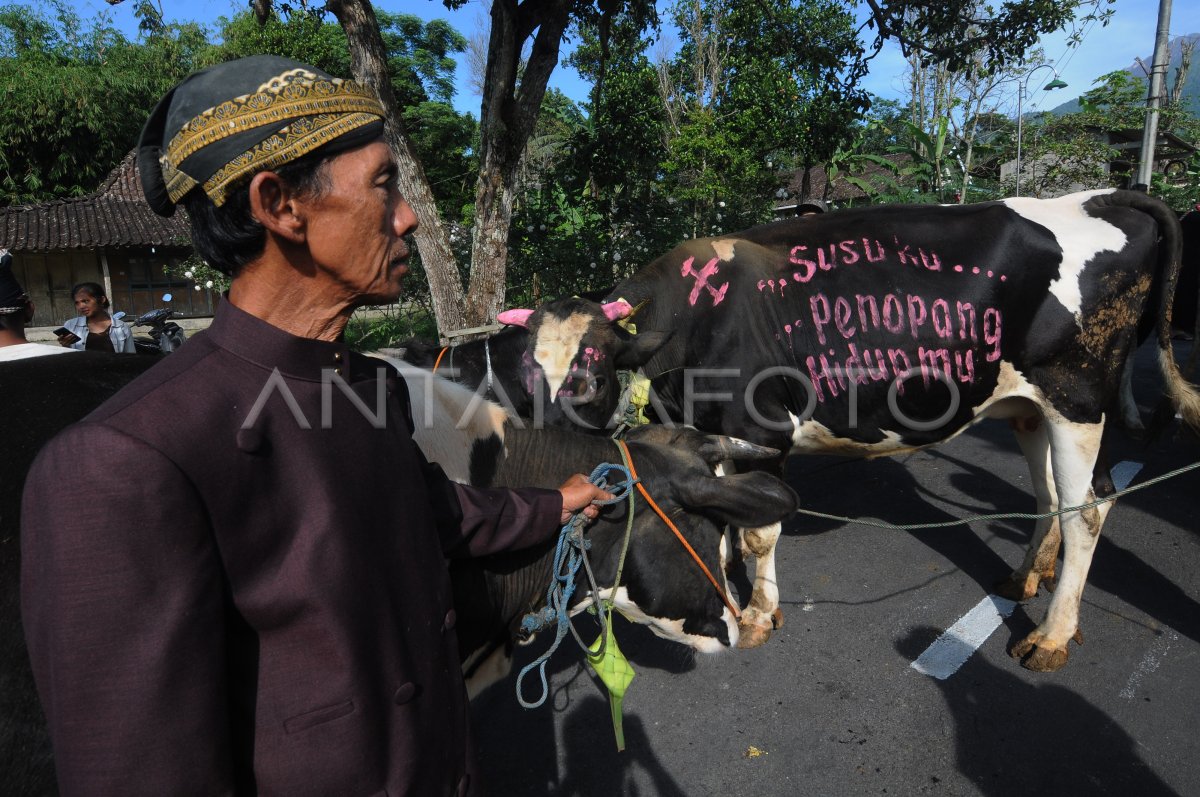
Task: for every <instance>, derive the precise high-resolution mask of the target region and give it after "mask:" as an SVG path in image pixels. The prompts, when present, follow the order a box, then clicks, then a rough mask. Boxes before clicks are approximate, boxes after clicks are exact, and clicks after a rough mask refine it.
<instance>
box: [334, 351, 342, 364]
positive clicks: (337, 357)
mask: <svg viewBox="0 0 1200 797" xmlns="http://www.w3.org/2000/svg"><path fill="white" fill-rule="evenodd" d="M333 361H334V362H336V363H340V362H341V361H342V353H341V352H340V351H335V352H334V353H333Z"/></svg>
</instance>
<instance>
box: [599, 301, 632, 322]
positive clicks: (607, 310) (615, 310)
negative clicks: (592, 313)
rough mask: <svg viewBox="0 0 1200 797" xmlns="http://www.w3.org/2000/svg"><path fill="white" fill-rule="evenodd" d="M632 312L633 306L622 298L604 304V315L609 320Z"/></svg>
mask: <svg viewBox="0 0 1200 797" xmlns="http://www.w3.org/2000/svg"><path fill="white" fill-rule="evenodd" d="M632 312H633V306H632V305H630V304H629V302H627V301H624V300H623V299H618V300H617V301H615V302H608V303H607V304H605V305H604V317H605V318H607V319H608V320H609V321H619V320H620V319H622V318H625V317H626V316H628V315H629V314H630V313H632Z"/></svg>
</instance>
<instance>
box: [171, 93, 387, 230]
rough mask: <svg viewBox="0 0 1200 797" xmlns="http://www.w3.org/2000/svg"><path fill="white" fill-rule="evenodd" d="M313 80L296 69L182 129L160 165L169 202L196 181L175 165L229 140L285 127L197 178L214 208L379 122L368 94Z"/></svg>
mask: <svg viewBox="0 0 1200 797" xmlns="http://www.w3.org/2000/svg"><path fill="white" fill-rule="evenodd" d="M315 77H316V76H315V75H313V74H312V73H311V72H307V73H306V72H303V71H300V70H295V71H294V72H290V73H285V74H284V75H279V76H277V77H275V78H273V79H271V80H270V81H268V82H267V83H264V84H263V85H262V86H260V87H259V90H258V91H257V92H254V93H252V94H246V95H243V96H241V97H236V98H234V99H232V100H227V101H225V102H222V103H220V104H218V105H216V106H214V107H212V108H209V109H208V110H206V111H204V112H203V113H200V114H199V115H197V116H195V117H193V118H192V119H191V120H190V121H189V122H188V123H187V124H185V125H184V126H183V127H181V128H180V129H179V132H178V133H176V134H175V136H174V137H172V139H171V141H170V143H169V144H168V145H167V147H166V151H165V152H164V153H163V154H162V157H161V159H160V161H159V163H160V164H161V166H162V175H163V181H164V183H165V184H166V188H167V194H168V196H169V197H170V199H171V201H172V202H178V201H179V200H180V199H182V198H183V196H184V194H186V193H187V192H188V191H190V190H192V188H194V187H195V186H196V185H199V184H200V181H199V180H198V179H196V178H195V177H193V176H192V175H189V174H187V173H186V172H185V171H184V170H183V169H182V168H181V165H182V164H183V162H184V161H185V160H187V159H188V158H190V157H192V156H193V155H195V154H196V153H198V152H200V151H201V150H203V149H204V148H205V147H208V146H211V145H212V144H215V143H217V142H219V141H223V140H225V139H228V138H229V137H231V136H235V135H238V134H240V133H246V132H249V131H252V130H255V129H258V128H261V127H266V126H270V125H277V124H280V123H284V126H283V127H280V128H279V129H278V130H277V131H276V132H275V133H273V134H270V135H268V136H266V138H265V139H264V140H262V141H260V142H258V143H257V144H255V145H254V146H253V147H252V148H251V149H248V150H245V151H244V152H242V153H240V154H238V155H237V156H236V157H234V158H232V159H231V160H230V161H229V162H228V163H227V164H226V165H224V166H222V167H221V168H219V169H218V170H217V171H216V172H215V173H214V174H212V176H211V177H208V178H207V179H206V180H205V181H204V183H203V189H204V192H205V193H206V194H208V196H209V198H210V199H211V200H212V202H213V204H214V205H216V206H217V207H220V206H221V205H223V204H224V203H225V199H226V197H227V196H228V192H229V190H230V189H232V188H233V187H234V186H235V185H236V184H237V183H239V182H240V181H241V179H242V178H245V177H247V176H249V175H251V174H254V173H255V172H258V171H262V170H263V169H273V168H276V167H278V166H281V165H283V164H285V163H288V162H289V161H293V160H295V159H296V158H299V157H300V156H302V155H305V154H307V153H309V152H311V151H313V150H315V149H317V148H318V147H321V146H323V145H325V144H328V143H329V142H331V141H333V140H334V139H336V138H338V137H339V136H342V135H345V134H346V133H348V132H350V131H351V130H355V129H357V128H360V127H363V126H364V125H368V124H371V123H372V122H377V121H380V120H382V119H383V117H384V111H383V106H382V105H381V104H380V102H379V100H378V99H377V98H376V97H375V95H374V94H373V93H372V92H371V91H370V89H368V88H366V87H364V86H361V85H359V84H358V83H355V82H354V81H352V80H341V79H339V78H328V79H316V80H314V79H312V78H315Z"/></svg>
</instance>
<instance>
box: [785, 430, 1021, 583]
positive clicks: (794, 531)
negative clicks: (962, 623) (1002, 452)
mask: <svg viewBox="0 0 1200 797" xmlns="http://www.w3.org/2000/svg"><path fill="white" fill-rule="evenodd" d="M912 456H914V457H922V458H924V460H925V462H933V461H936V460H942V461H944V454H942V453H941V452H940V451H938V450H936V449H935V450H932V451H924V452H920V453H918V454H914V455H912ZM822 460H824V461H822ZM954 465H955V467H963V468H965V469H966V470H967V471H968V472H967V473H966V474H965V475H964V479H965V480H966V481H967V482H969V484H966V485H962V486H961V487H960V491H961V492H963V493H964V494H965V495H967V496H970V499H969V500H961V499H958V498H955V497H953V496H944V495H934V494H932V493H930V492H929V490H928V489H927V488H926V487H925V486H924V485H923V484H922V483H921V482H920V481H919V480H918V479H917V477H916V476H914V473H913V465H912V464H911V463H909V462H908V458H907V457H906V458H880V459H875V460H869V461H868V460H859V459H837V458H832V457H793V458H792V461H791V462H789V474H788V483H789V484H791V485H792V487H793V488H795V489H796V490H797V492H798V493H799V494H800V501H801V506H802V507H804V508H805V509H812V510H816V511H820V512H823V513H826V514H830V515H838V516H841V517H850V518H864V519H872V520H879V521H883V522H886V523H890V524H892V525H897V526H904V525H911V524H923V523H943V522H948V521H955V520H961V519H963V518H966V517H970V516H972V515H978V514H991V513H995V512H999V511H1007V510H1016V511H1025V510H1029V509H1031V503H1032V496H1031V495H1029V494H1026V493H1025V492H1023V491H1022V490H1021V489H1020V488H1017V487H1013V486H1011V485H1007V484H1004V483H1003V481H1002V480H1001V479H998V478H997V477H996V476H995V474H994V473H992V472H991V471H990V470H987V469H986V468H983V467H977V466H973V465H970V464H966V463H961V462H955V463H954ZM848 485H849V486H848ZM981 486H985V487H986V492H985V491H984V489H982V487H981ZM962 487H965V489H961V488H962ZM868 496H869V499H868V500H864V497H868ZM932 500H937V501H938V502H939V503H942V504H947V503H949V504H950V506H951V507H953V509H952V510H947V509H944V508H942V507H941V506H938V505H936V504H934V503H931V501H932ZM842 528H846V524H845V523H843V522H840V521H835V520H825V519H821V518H813V517H810V516H807V515H797V516H796V517H795V518H793V519H791V520H789V521H788V522H787V523H785V525H784V534H785V535H812V534H821V533H825V532H828V531H832V532H834V533H837V531H838V530H839V529H842ZM1031 531H1032V525H1031V526H1030V528H1029V529H1028V530H1025V531H1024V532H1022V531H1021V530H1020V526H1019V525H1016V524H1013V523H1012V522H1010V521H1002V522H991V523H986V524H984V523H974V524H970V525H967V524H963V525H956V526H947V527H942V528H935V529H919V530H910V531H900V530H897V531H885V532H884V533H886V534H906V535H909V536H910V537H911V538H912V539H915V540H918V541H920V543H921V544H922V545H925V546H927V547H928V548H930V549H931V550H933V551H935V552H936V553H938V554H940V555H941V556H943V557H945V558H946V559H947V560H948V561H949V562H951V563H952V564H953V565H954V567H956V568H957V569H958V570H960V571H961V572H962V573H964V574H965V575H966V576H967V577H969V578H971V579H972V580H974V581H976V582H978V583H979V584H980V585H981V586H983V588H984V589H985V590H991V588H992V587H993V586H994V585H995V584H996V582H998V581H1000V580H1002V579H1004V578H1006V577H1007V576H1008V574H1009V573H1010V572H1012V569H1013V567H1014V566H1016V565H1017V564H1019V562H1006V561H1005V560H1004V559H1003V558H1002V557H1001V556H1000V555H999V554H997V553H996V552H995V551H994V550H993V549H992V548H991V547H990V546H989V545H988V543H987V541H986V540H985V539H984V535H985V534H993V535H995V536H1000V537H1004V538H1013V537H1019V536H1020V535H1021V534H1022V533H1023V534H1024V538H1025V539H1026V540H1027V539H1028V537H1029V534H1030V532H1031Z"/></svg>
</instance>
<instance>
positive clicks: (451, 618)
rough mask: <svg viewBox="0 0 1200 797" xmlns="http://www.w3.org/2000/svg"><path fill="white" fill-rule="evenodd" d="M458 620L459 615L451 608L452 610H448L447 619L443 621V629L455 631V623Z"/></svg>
mask: <svg viewBox="0 0 1200 797" xmlns="http://www.w3.org/2000/svg"><path fill="white" fill-rule="evenodd" d="M456 622H458V615H457V614H455V613H454V610H453V609H451V610H450V611H448V612H446V620H445V622H443V623H442V630H443V631H453V630H454V624H455V623H456Z"/></svg>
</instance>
